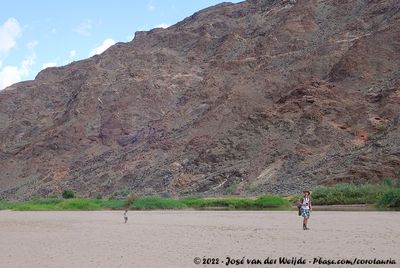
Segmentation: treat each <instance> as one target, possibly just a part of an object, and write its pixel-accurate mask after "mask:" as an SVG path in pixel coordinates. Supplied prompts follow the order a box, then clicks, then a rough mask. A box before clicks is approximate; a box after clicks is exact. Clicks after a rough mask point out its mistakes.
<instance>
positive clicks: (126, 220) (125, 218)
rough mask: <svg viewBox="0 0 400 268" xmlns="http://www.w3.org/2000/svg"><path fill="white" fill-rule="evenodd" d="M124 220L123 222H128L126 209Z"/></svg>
mask: <svg viewBox="0 0 400 268" xmlns="http://www.w3.org/2000/svg"><path fill="white" fill-rule="evenodd" d="M124 220H125V223H127V222H128V210H127V209H126V210H125V212H124Z"/></svg>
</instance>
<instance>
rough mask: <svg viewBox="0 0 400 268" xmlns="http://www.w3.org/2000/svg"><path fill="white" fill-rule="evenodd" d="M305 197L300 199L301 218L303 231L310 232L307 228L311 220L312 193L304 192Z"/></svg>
mask: <svg viewBox="0 0 400 268" xmlns="http://www.w3.org/2000/svg"><path fill="white" fill-rule="evenodd" d="M303 193H304V196H303V198H301V199H300V203H299V206H301V216H303V230H310V229H309V228H308V227H307V223H308V219H309V218H310V212H312V206H311V199H310V195H311V192H310V191H308V190H305V191H303Z"/></svg>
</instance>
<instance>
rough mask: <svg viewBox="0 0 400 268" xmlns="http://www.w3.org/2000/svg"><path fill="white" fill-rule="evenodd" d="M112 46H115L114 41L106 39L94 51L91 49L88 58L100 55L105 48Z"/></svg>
mask: <svg viewBox="0 0 400 268" xmlns="http://www.w3.org/2000/svg"><path fill="white" fill-rule="evenodd" d="M114 44H115V41H114V40H113V39H111V38H108V39H106V40H104V41H103V43H102V44H101V45H100V46H98V47H95V48H94V49H92V50H91V51H90V53H89V56H93V55H96V54H101V53H103V52H104V51H105V50H106V49H107V48H109V47H110V46H112V45H114Z"/></svg>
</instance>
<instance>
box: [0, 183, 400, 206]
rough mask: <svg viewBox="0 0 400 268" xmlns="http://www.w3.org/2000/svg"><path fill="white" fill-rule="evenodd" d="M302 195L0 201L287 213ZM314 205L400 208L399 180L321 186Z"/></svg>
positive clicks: (67, 196)
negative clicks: (363, 205)
mask: <svg viewBox="0 0 400 268" xmlns="http://www.w3.org/2000/svg"><path fill="white" fill-rule="evenodd" d="M301 196H302V195H301V194H299V195H292V196H287V197H281V196H273V195H264V196H259V197H256V198H246V197H243V198H239V197H231V198H229V197H220V198H198V197H182V198H165V197H158V196H146V197H135V196H134V195H133V194H129V195H128V196H127V198H126V199H113V198H110V199H102V198H101V196H99V197H98V198H96V199H88V198H76V197H75V194H74V193H73V192H72V191H71V190H65V191H64V192H63V194H62V197H63V198H61V197H55V198H47V199H40V198H39V197H38V196H37V195H34V196H33V197H32V200H30V201H24V202H9V201H1V200H0V210H4V209H10V210H22V211H40V210H106V209H107V210H110V209H111V210H112V209H115V210H117V209H118V210H120V209H127V208H129V209H134V210H150V209H242V210H258V209H269V210H287V209H290V208H291V205H296V204H297V203H298V202H299V200H300V198H301ZM311 197H312V201H313V204H314V205H349V204H374V205H375V206H376V207H377V208H400V179H399V180H397V181H393V180H390V179H386V180H383V181H382V182H381V183H377V184H362V185H355V184H346V183H341V184H337V185H335V186H330V187H327V186H318V187H316V188H315V189H314V190H313V193H312V195H311Z"/></svg>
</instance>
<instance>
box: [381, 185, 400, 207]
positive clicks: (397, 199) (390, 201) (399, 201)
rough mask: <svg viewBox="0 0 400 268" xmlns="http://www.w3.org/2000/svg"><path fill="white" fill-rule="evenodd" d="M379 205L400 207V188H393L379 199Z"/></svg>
mask: <svg viewBox="0 0 400 268" xmlns="http://www.w3.org/2000/svg"><path fill="white" fill-rule="evenodd" d="M377 206H378V207H386V208H400V188H396V189H391V190H389V191H387V192H386V193H384V194H383V195H382V197H381V198H380V199H379V200H378V201H377Z"/></svg>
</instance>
